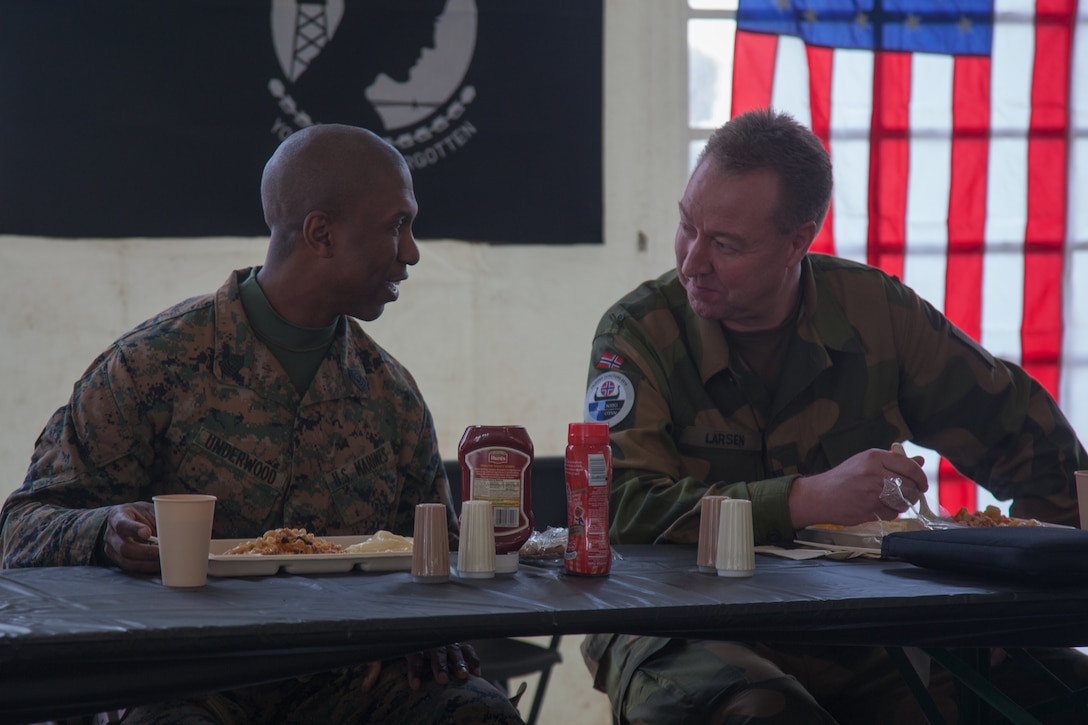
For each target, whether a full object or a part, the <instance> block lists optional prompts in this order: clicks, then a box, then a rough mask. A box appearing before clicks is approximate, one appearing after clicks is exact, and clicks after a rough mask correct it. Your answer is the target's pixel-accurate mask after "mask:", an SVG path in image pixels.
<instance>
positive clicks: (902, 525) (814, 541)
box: [795, 505, 1068, 554]
mask: <svg viewBox="0 0 1088 725" xmlns="http://www.w3.org/2000/svg"><path fill="white" fill-rule="evenodd" d="M993 526H1059V524H1047V523H1043V522H1041V521H1037V520H1035V519H1018V518H1014V517H1010V516H1005V515H1004V514H1002V513H1001V510H1000V509H998V508H997V507H996V506H993V505H990V506H987V507H986V508H985V509H983V510H981V511H975V512H971V511H968V510H967V509H966V508H965V507H964V508H961V509H960V510H959V511H958V512H956V514H954V515H952V516H942V517H940V518H938V519H933V520H928V519H927V520H924V521H923V520H921V519H916V518H900V519H893V520H891V521H866V522H865V523H863V524H857V525H856V526H840V525H838V524H813V525H812V526H806V527H805V528H804V529H801V530H800V531H798V532H797V539H796V540H795V543H797V544H801V545H803V546H813V547H818V548H827V549H829V550H832V551H835V550H839V551H851V550H861V551H865V552H871V553H876V554H879V553H880V544H881V542H882V541H883V539H884V536H886V535H887V534H892V533H896V532H899V531H923V530H927V529H929V530H933V529H953V528H984V527H993ZM1065 528H1068V527H1065ZM832 547H834V548H832Z"/></svg>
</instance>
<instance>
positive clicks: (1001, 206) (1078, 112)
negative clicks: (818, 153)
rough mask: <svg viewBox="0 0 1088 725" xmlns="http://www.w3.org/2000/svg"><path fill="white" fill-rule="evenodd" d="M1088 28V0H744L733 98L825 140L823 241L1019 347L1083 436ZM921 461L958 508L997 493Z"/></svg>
mask: <svg viewBox="0 0 1088 725" xmlns="http://www.w3.org/2000/svg"><path fill="white" fill-rule="evenodd" d="M1078 13H1079V14H1078ZM1078 29H1079V30H1080V31H1081V32H1080V34H1079V37H1078V34H1077V30H1078ZM1085 31H1088V9H1078V7H1077V3H1076V0H1037V1H1036V2H1032V0H939V2H938V1H936V0H895V1H894V2H893V1H892V0H740V2H739V6H738V10H737V33H736V43H735V47H734V65H733V92H732V110H731V114H732V115H733V116H736V115H738V114H740V113H743V112H744V111H747V110H750V109H752V108H755V107H765V106H772V107H774V108H776V109H777V110H781V111H786V112H789V113H791V114H792V115H793V116H794V117H796V118H797V119H798V120H799V121H801V122H802V123H804V124H806V125H807V126H809V127H810V128H811V129H812V130H813V131H814V132H815V133H816V134H817V135H818V136H819V137H820V138H821V139H822V140H823V141H824V143H825V144H826V145H827V147H828V149H829V150H830V153H831V158H832V163H833V164H834V167H835V186H836V189H835V194H834V197H833V201H832V207H831V213H830V214H829V215H828V218H827V221H826V222H825V224H824V228H823V230H822V232H821V234H820V236H819V237H818V238H817V240H816V242H815V244H814V245H813V249H814V251H821V252H827V253H832V254H837V255H839V256H842V257H848V258H852V259H857V260H860V261H864V262H868V263H869V264H873V265H875V266H878V267H881V268H882V269H884V270H886V271H888V272H890V273H893V274H895V275H897V276H899V277H900V279H902V280H903V281H904V282H906V283H907V284H908V285H910V286H911V287H913V288H914V289H915V290H917V291H918V292H919V293H920V294H921V295H922V296H923V297H925V298H926V299H927V300H929V301H930V302H931V303H932V304H934V305H935V306H936V307H938V308H940V309H942V310H943V311H944V312H945V314H946V315H947V316H948V317H949V319H951V320H952V321H953V322H954V323H955V324H956V325H958V326H959V327H960V328H961V329H963V330H964V331H965V332H966V333H967V334H969V335H971V336H972V337H974V338H975V339H976V340H979V341H980V342H981V343H982V344H983V345H984V346H985V347H987V348H988V349H989V350H990V351H991V352H993V353H994V354H995V355H998V356H1000V357H1003V358H1005V359H1008V360H1012V361H1014V362H1017V363H1020V364H1022V365H1023V366H1024V367H1025V368H1026V369H1027V370H1028V371H1029V372H1030V373H1031V374H1032V375H1034V376H1035V377H1036V378H1037V379H1038V380H1039V381H1040V382H1041V383H1042V384H1043V385H1044V386H1045V387H1046V388H1047V389H1048V390H1049V391H1050V392H1051V394H1053V395H1054V397H1055V398H1056V399H1057V400H1058V401H1059V404H1060V405H1061V407H1062V410H1063V411H1064V412H1065V414H1066V415H1067V416H1068V417H1069V418H1070V420H1071V421H1072V423H1073V425H1074V427H1075V428H1077V429H1078V432H1079V434H1080V437H1081V440H1082V441H1083V440H1084V439H1085V435H1088V289H1086V288H1088V242H1086V240H1088V199H1085V198H1084V196H1085V194H1084V192H1085V189H1086V186H1085V184H1086V183H1088V140H1086V138H1085V132H1086V130H1088V32H1085ZM1078 281H1079V288H1078V286H1077V285H1076V284H1075V282H1078ZM912 452H918V451H912ZM921 452H922V453H923V454H924V453H925V452H924V451H921ZM929 458H934V456H929ZM927 467H928V468H929V471H928V472H929V475H930V481H931V482H934V481H936V482H937V483H938V486H937V490H938V491H939V502H940V504H941V505H942V506H944V507H945V508H946V509H949V510H950V511H952V512H954V511H956V510H957V509H958V508H959V507H960V506H967V507H968V508H970V509H972V510H974V508H975V507H976V506H979V505H981V504H983V503H991V502H993V498H992V496H990V494H989V493H988V492H985V491H984V490H981V489H978V488H976V486H974V484H973V483H971V482H969V481H966V480H965V479H964V478H963V477H962V476H960V474H959V473H958V472H956V471H955V470H954V469H953V468H952V467H951V466H950V465H949V464H948V463H947V461H944V460H941V461H940V463H939V466H938V465H936V464H934V465H930V466H927ZM932 492H933V488H932V487H931V494H930V500H931V501H934V500H937V499H936V498H935V497H934V496H933V493H932Z"/></svg>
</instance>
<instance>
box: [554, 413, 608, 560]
mask: <svg viewBox="0 0 1088 725" xmlns="http://www.w3.org/2000/svg"><path fill="white" fill-rule="evenodd" d="M608 441H609V436H608V423H571V424H570V426H569V427H568V428H567V453H566V460H565V462H564V470H565V473H566V479H567V551H566V554H564V556H563V566H564V568H565V569H566V571H567V573H568V574H579V575H582V576H607V575H608V572H609V571H610V570H611V569H612V547H611V546H609V543H608V494H609V491H610V490H611V488H612V447H611V446H610V445H609V443H608Z"/></svg>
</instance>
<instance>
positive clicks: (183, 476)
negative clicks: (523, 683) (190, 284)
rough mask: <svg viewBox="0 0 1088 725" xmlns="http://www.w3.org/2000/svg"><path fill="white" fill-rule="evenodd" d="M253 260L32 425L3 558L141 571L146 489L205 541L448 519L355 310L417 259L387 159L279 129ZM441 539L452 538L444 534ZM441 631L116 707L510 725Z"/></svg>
mask: <svg viewBox="0 0 1088 725" xmlns="http://www.w3.org/2000/svg"><path fill="white" fill-rule="evenodd" d="M261 193H262V199H263V202H264V207H265V217H266V220H267V222H268V225H269V227H270V229H271V231H272V236H271V240H270V244H269V249H268V254H267V257H266V260H265V264H264V265H263V267H260V268H257V269H252V270H251V269H245V270H240V271H236V272H234V273H232V274H231V275H230V277H229V278H228V279H227V281H226V283H225V284H224V285H223V286H222V287H221V288H220V289H219V290H218V291H217V292H215V293H214V294H211V295H207V296H203V297H197V298H194V299H191V300H188V301H185V302H182V303H180V304H179V305H177V306H175V307H174V308H172V309H170V310H167V311H165V312H163V313H161V314H160V315H158V316H157V317H155V318H153V319H151V320H149V321H147V322H145V323H144V324H142V325H140V326H139V327H137V328H136V329H134V330H132V331H131V332H129V333H127V334H126V335H124V336H122V337H121V338H120V339H119V340H117V341H116V342H115V343H114V344H113V345H112V346H111V347H110V348H109V349H108V350H107V351H106V352H104V353H103V354H102V355H100V356H99V357H98V359H97V360H95V361H94V362H93V363H92V364H91V366H90V367H89V368H88V369H87V371H86V373H85V374H84V375H83V377H82V378H81V379H80V380H79V381H78V382H77V383H76V384H75V387H74V390H73V393H72V397H71V399H70V401H69V403H68V404H67V405H66V406H64V407H63V408H61V409H60V410H58V411H57V412H56V413H55V414H54V415H53V417H52V419H51V420H50V421H49V422H48V424H47V425H46V427H45V429H44V431H43V432H42V434H41V436H40V438H39V439H38V441H37V445H36V448H35V450H34V454H33V457H32V461H31V464H30V469H29V472H28V474H27V478H26V481H25V482H24V484H23V486H22V487H21V488H20V489H18V490H17V491H15V492H14V493H13V494H12V495H11V496H10V497H9V498H8V500H7V502H6V503H5V504H4V507H3V510H2V512H0V525H2V537H3V541H2V543H3V565H4V566H5V567H21V566H79V565H101V566H111V565H115V566H119V567H120V568H121V569H123V570H126V571H133V572H147V573H152V572H157V571H158V566H159V565H158V561H159V559H158V550H157V547H156V546H154V545H152V544H151V543H150V542H149V541H148V537H150V536H151V535H152V534H154V533H155V517H154V507H153V505H152V504H151V499H152V496H155V495H158V494H170V493H208V494H214V495H215V496H216V497H217V501H216V510H215V519H214V528H213V536H214V537H216V538H256V537H258V536H260V535H261V534H263V533H264V532H265V531H266V530H269V529H273V528H279V527H291V528H305V529H307V530H308V531H310V532H312V533H315V534H317V535H319V536H333V535H353V534H368V533H374V532H376V531H378V530H381V529H385V530H388V531H392V532H394V533H397V534H402V535H411V534H412V531H413V520H414V511H415V506H416V504H419V503H422V502H441V503H444V504H446V506H447V509H448V514H449V524H450V531H451V534H452V533H453V532H455V531H456V526H457V521H456V518H455V515H454V511H453V506H452V502H451V498H450V492H449V485H448V483H447V481H446V477H445V474H444V469H443V467H442V459H441V456H440V453H439V450H438V442H437V437H436V434H435V430H434V423H433V420H432V418H431V414H430V412H429V410H428V409H427V406H426V404H425V403H424V401H423V397H422V395H421V394H420V391H419V389H418V387H417V386H416V383H415V381H414V380H413V379H412V377H411V375H410V374H409V373H408V371H407V370H406V369H405V368H404V367H403V366H401V365H400V364H399V363H398V362H397V361H396V360H395V359H393V357H392V356H390V355H389V354H388V353H387V352H386V351H385V350H383V349H382V348H381V347H379V346H378V345H377V344H376V343H375V342H374V340H372V339H371V338H370V337H369V336H368V335H367V334H366V333H365V332H363V330H362V328H361V327H360V326H359V323H358V322H357V321H356V320H355V319H352V318H353V317H357V318H360V319H363V320H374V319H376V318H377V317H378V316H379V315H380V314H381V313H382V311H383V309H384V306H385V304H386V303H388V302H392V301H394V300H396V299H397V296H398V285H399V283H400V282H401V281H403V280H405V279H407V276H408V273H407V270H408V266H409V265H413V264H415V263H416V262H418V261H419V248H418V246H417V245H416V242H415V239H414V238H413V236H412V231H411V224H412V221H413V219H414V217H415V215H416V211H417V208H416V202H415V196H414V193H413V189H412V181H411V177H410V175H409V172H408V168H407V165H406V164H405V162H404V160H403V158H402V157H401V155H400V154H399V153H398V152H397V151H396V149H394V148H393V147H392V146H390V145H389V144H387V143H386V142H384V141H382V140H381V139H380V138H379V137H377V136H375V135H374V134H372V133H370V132H369V131H365V130H363V129H360V128H356V127H352V126H339V125H327V126H314V127H310V128H308V129H305V130H302V131H299V132H298V133H296V134H294V135H292V136H290V137H289V138H288V139H287V140H286V141H285V142H284V143H283V144H281V146H280V147H279V149H277V151H276V153H275V154H274V155H273V157H272V158H271V159H270V160H269V163H268V164H267V166H266V168H265V173H264V177H263V179H262V186H261ZM453 535H454V536H455V534H453ZM479 673H480V670H479V661H478V659H477V658H476V655H475V653H474V652H473V651H472V649H471V647H468V646H466V647H464V648H462V647H461V646H460V645H457V644H453V645H449V646H446V647H441V648H436V649H435V650H432V651H430V652H428V653H412V654H411V655H409V656H408V657H406V658H399V659H397V660H393V661H390V662H386V663H370V664H364V665H361V666H358V667H352V668H347V669H343V670H337V671H334V672H327V673H322V674H318V675H313V676H309V677H305V678H301V679H299V680H291V681H286V682H278V683H273V684H270V685H261V686H257V687H251V688H245V689H241V690H237V691H231V692H225V693H219V694H215V695H211V696H208V697H203V698H197V699H196V700H192V701H187V702H178V703H163V704H160V705H152V706H144V707H138V708H135V709H130V710H129V712H128V715H127V716H126V722H178V721H179V720H185V721H186V722H201V723H203V722H214V723H219V722H229V723H236V722H252V723H262V722H353V723H355V722H375V723H378V722H381V723H385V722H402V723H409V722H413V723H435V722H473V723H476V722H489V723H490V722H493V723H516V722H521V718H520V717H519V716H518V714H517V711H516V709H515V708H514V707H513V706H512V704H511V703H510V701H509V700H508V698H507V697H506V696H505V694H504V693H501V692H499V691H498V690H497V689H496V688H494V687H493V686H491V685H490V684H489V683H487V682H486V681H484V680H483V679H481V678H480V677H478V675H479Z"/></svg>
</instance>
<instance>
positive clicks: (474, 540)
mask: <svg viewBox="0 0 1088 725" xmlns="http://www.w3.org/2000/svg"><path fill="white" fill-rule="evenodd" d="M457 576H461V577H466V578H468V579H488V578H491V577H493V576H495V519H494V514H493V513H492V512H491V502H490V501H487V500H483V499H478V500H471V501H465V502H464V503H462V504H461V538H460V540H459V541H458V544H457Z"/></svg>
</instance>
